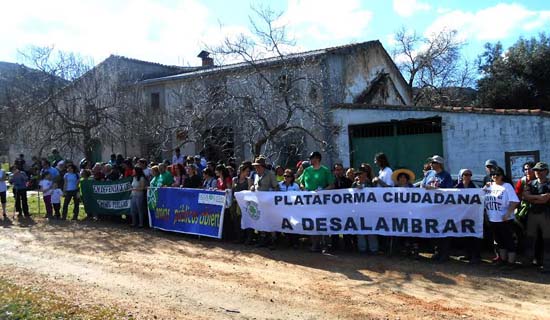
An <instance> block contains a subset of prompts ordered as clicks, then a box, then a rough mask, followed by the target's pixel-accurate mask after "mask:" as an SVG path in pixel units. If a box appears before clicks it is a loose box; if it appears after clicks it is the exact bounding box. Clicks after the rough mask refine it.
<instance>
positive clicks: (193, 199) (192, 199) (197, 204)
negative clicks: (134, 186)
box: [147, 187, 225, 238]
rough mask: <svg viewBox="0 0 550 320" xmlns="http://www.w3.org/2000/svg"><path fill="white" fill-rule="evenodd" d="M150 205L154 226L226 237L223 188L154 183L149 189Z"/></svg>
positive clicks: (166, 229) (148, 199) (150, 215)
mask: <svg viewBox="0 0 550 320" xmlns="http://www.w3.org/2000/svg"><path fill="white" fill-rule="evenodd" d="M147 207H148V208H149V221H151V226H152V227H153V228H156V229H161V230H165V231H173V232H180V233H189V234H196V235H200V236H207V237H213V238H221V237H222V226H223V211H224V209H225V192H223V191H210V190H202V189H182V188H154V187H152V188H149V190H148V192H147Z"/></svg>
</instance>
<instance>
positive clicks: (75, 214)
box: [62, 190, 80, 220]
mask: <svg viewBox="0 0 550 320" xmlns="http://www.w3.org/2000/svg"><path fill="white" fill-rule="evenodd" d="M71 199H73V204H74V207H73V220H76V219H77V218H78V209H79V208H78V207H79V206H80V199H79V197H78V190H71V191H66V192H65V200H64V201H63V217H62V219H63V220H65V219H67V211H69V203H70V202H71Z"/></svg>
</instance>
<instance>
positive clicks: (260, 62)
mask: <svg viewBox="0 0 550 320" xmlns="http://www.w3.org/2000/svg"><path fill="white" fill-rule="evenodd" d="M372 45H381V44H380V41H378V40H374V41H367V42H361V43H352V44H347V45H343V46H337V47H331V48H324V49H317V50H311V51H306V52H299V53H291V54H288V55H285V56H284V58H283V59H281V58H280V57H272V58H266V59H260V60H257V61H255V63H256V65H257V66H262V67H265V66H268V65H272V64H278V63H281V62H282V61H292V60H296V59H305V58H313V57H317V56H321V55H324V54H328V53H338V52H342V51H345V50H349V49H353V48H356V47H369V46H372ZM250 67H251V64H250V63H249V62H240V63H234V64H227V65H223V66H214V67H209V68H200V69H198V70H196V71H192V72H186V73H182V74H177V75H173V76H168V77H162V78H156V79H148V80H144V81H143V83H145V84H147V83H156V82H163V81H170V80H177V79H184V78H192V77H195V76H202V75H209V74H214V73H219V72H224V71H234V70H237V69H241V68H250Z"/></svg>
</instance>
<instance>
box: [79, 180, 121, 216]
mask: <svg viewBox="0 0 550 320" xmlns="http://www.w3.org/2000/svg"><path fill="white" fill-rule="evenodd" d="M80 185H81V188H82V202H84V209H85V210H86V212H87V213H88V214H90V213H91V214H94V215H123V214H126V215H127V214H130V197H131V195H132V178H125V179H121V180H117V181H96V180H84V181H81V182H80Z"/></svg>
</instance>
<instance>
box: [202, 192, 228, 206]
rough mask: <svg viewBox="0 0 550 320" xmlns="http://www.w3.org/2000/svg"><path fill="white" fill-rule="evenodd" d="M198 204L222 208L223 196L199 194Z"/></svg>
mask: <svg viewBox="0 0 550 320" xmlns="http://www.w3.org/2000/svg"><path fill="white" fill-rule="evenodd" d="M199 203H200V204H212V205H216V206H223V204H224V203H225V196H224V195H222V194H212V193H199Z"/></svg>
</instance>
